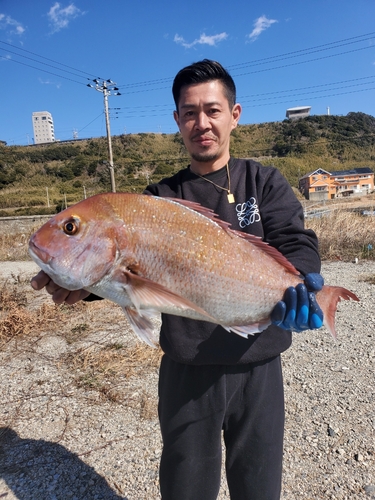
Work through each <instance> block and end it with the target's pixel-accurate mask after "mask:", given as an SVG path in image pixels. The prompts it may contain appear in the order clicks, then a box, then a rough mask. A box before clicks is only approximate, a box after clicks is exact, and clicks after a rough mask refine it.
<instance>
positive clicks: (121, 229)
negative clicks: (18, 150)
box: [29, 193, 358, 345]
mask: <svg viewBox="0 0 375 500" xmlns="http://www.w3.org/2000/svg"><path fill="white" fill-rule="evenodd" d="M29 251H30V255H31V257H32V258H33V259H34V260H35V262H37V264H38V265H39V266H40V267H41V268H42V269H43V270H44V271H45V272H46V274H48V275H49V276H50V277H51V279H53V280H54V281H55V282H56V283H57V284H58V285H60V286H62V287H64V288H67V289H68V290H77V289H80V288H84V289H86V290H88V291H90V292H92V293H95V294H96V295H98V296H100V297H103V298H107V299H109V300H112V301H114V302H116V303H117V304H119V305H120V306H121V307H123V309H124V312H125V313H126V315H127V317H128V319H129V321H130V323H131V325H132V326H133V328H134V330H135V332H136V333H137V334H138V335H139V337H140V338H142V339H143V340H145V341H146V342H148V343H149V344H151V345H152V344H154V343H155V338H156V337H157V335H156V333H155V331H154V330H153V325H152V322H151V321H150V314H151V313H153V312H157V313H165V314H175V315H179V316H184V317H188V318H192V319H199V320H205V321H210V322H213V323H216V324H220V325H222V326H223V327H224V328H226V329H228V330H232V331H234V332H235V333H238V334H240V335H243V336H247V335H249V334H253V333H256V332H260V331H262V330H264V329H265V328H267V327H268V326H269V325H270V323H271V321H270V314H271V311H272V309H273V307H274V306H275V304H276V303H277V302H278V301H279V300H281V299H282V297H283V294H284V291H285V289H286V288H287V287H289V286H296V285H297V284H298V283H302V278H301V277H300V276H299V273H298V271H297V270H296V269H295V268H294V267H293V266H292V264H291V263H290V262H288V261H287V260H286V259H285V257H284V256H283V255H282V254H280V253H279V252H278V251H277V250H276V249H275V248H272V247H270V246H269V245H267V244H266V243H264V242H262V241H261V240H260V239H259V238H258V237H255V236H251V235H245V234H244V233H238V232H236V231H233V230H231V229H229V227H228V224H227V223H225V222H222V221H220V220H219V219H217V218H216V216H215V214H213V213H212V211H210V210H208V209H206V208H203V207H201V206H199V205H197V204H195V203H191V202H187V201H185V200H174V199H169V198H159V197H155V196H146V195H139V194H133V193H132V194H130V193H104V194H99V195H96V196H93V197H91V198H87V199H86V200H84V201H82V202H80V203H78V204H76V205H74V206H72V207H69V208H68V209H66V210H64V211H63V212H61V213H59V214H57V215H56V216H54V217H53V218H52V219H51V220H50V221H48V222H47V223H46V224H44V226H42V227H41V228H40V229H39V230H38V231H36V233H34V235H33V236H32V237H31V238H30V242H29ZM341 298H343V299H346V300H348V299H349V298H351V299H353V300H358V298H357V297H356V296H355V295H354V294H353V293H352V292H350V291H349V290H346V289H344V288H341V287H329V286H324V287H323V289H322V290H321V291H320V292H318V293H317V301H318V303H319V305H320V306H321V308H322V310H323V313H324V318H325V324H326V326H327V327H328V329H329V330H330V332H331V333H332V335H334V336H335V335H336V332H335V325H334V316H335V312H336V306H337V303H338V301H339V300H340V299H341Z"/></svg>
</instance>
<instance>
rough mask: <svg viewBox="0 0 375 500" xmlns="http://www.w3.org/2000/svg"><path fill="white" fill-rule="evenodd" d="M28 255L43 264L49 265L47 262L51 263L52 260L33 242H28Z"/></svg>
mask: <svg viewBox="0 0 375 500" xmlns="http://www.w3.org/2000/svg"><path fill="white" fill-rule="evenodd" d="M29 254H30V256H31V257H32V258H33V259H35V258H36V259H38V260H39V261H41V262H43V263H44V264H49V262H51V260H52V257H51V256H50V255H49V254H48V253H47V252H45V251H44V250H42V249H41V248H39V247H38V246H37V245H35V243H34V242H33V241H30V242H29Z"/></svg>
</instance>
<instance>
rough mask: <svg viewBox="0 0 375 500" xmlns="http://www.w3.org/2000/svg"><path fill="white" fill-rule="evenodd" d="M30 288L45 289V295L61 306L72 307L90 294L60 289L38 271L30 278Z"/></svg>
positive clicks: (44, 274)
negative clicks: (47, 294)
mask: <svg viewBox="0 0 375 500" xmlns="http://www.w3.org/2000/svg"><path fill="white" fill-rule="evenodd" d="M31 286H32V288H34V290H42V288H44V287H45V288H46V291H47V293H49V294H50V295H52V300H53V301H54V302H55V304H63V303H64V302H65V303H66V304H69V305H73V304H75V303H76V302H79V301H80V300H82V299H85V298H86V297H88V296H89V295H90V292H87V291H86V290H73V291H71V290H67V289H66V288H62V287H61V286H59V285H57V284H56V283H55V282H54V281H52V280H51V278H50V277H49V276H48V275H47V274H46V273H45V272H44V271H39V273H38V274H37V275H36V276H34V278H32V280H31Z"/></svg>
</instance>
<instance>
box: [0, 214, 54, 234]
mask: <svg viewBox="0 0 375 500" xmlns="http://www.w3.org/2000/svg"><path fill="white" fill-rule="evenodd" d="M51 217H53V215H24V216H22V217H0V231H1V232H2V233H7V234H19V233H24V234H29V233H31V232H33V231H36V230H37V229H38V228H39V227H40V226H42V225H43V224H44V223H45V222H47V221H48V220H49V219H50V218H51Z"/></svg>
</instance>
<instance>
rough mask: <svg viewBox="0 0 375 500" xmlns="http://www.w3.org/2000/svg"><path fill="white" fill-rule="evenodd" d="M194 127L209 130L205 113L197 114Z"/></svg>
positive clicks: (208, 122) (208, 121)
mask: <svg viewBox="0 0 375 500" xmlns="http://www.w3.org/2000/svg"><path fill="white" fill-rule="evenodd" d="M195 127H196V128H197V129H199V130H206V129H207V128H210V120H209V118H208V116H207V114H206V113H204V112H201V113H198V114H197V119H196V121H195Z"/></svg>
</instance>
